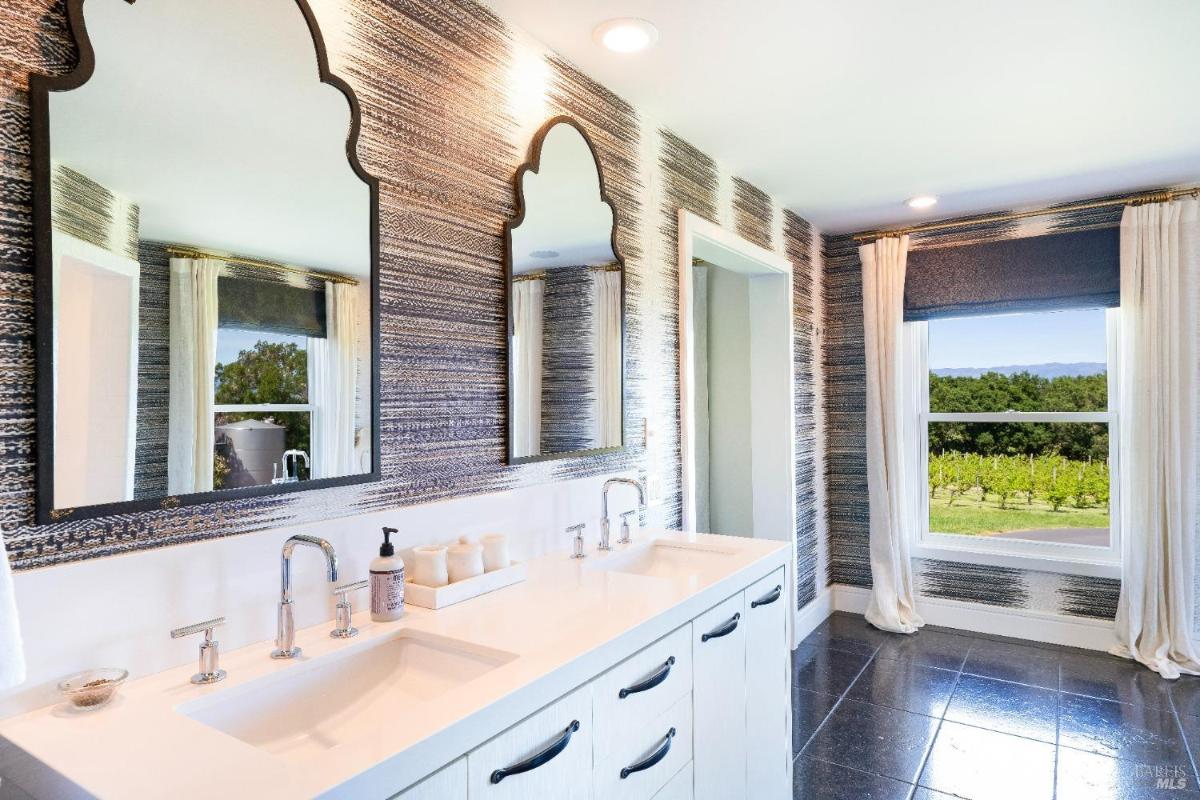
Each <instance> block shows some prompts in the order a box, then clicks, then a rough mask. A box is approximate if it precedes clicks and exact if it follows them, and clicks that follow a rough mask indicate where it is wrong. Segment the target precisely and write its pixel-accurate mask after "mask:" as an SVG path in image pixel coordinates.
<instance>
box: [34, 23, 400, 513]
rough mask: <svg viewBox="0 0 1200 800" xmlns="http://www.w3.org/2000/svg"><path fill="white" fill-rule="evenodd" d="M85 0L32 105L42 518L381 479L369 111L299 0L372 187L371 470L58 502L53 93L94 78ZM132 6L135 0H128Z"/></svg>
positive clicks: (375, 209) (375, 194)
mask: <svg viewBox="0 0 1200 800" xmlns="http://www.w3.org/2000/svg"><path fill="white" fill-rule="evenodd" d="M84 2H85V0H67V22H68V25H69V26H70V32H71V36H72V38H73V39H74V40H75V44H76V47H77V48H78V52H79V63H78V64H77V65H76V67H75V69H73V70H72V71H71V72H69V73H67V74H65V75H60V76H47V75H36V74H35V75H31V76H30V80H29V108H30V129H31V130H30V133H31V151H32V160H33V250H34V267H35V272H34V294H33V296H34V313H35V315H36V331H35V335H34V345H35V351H36V371H37V377H36V403H37V448H36V457H37V523H38V524H39V525H45V524H48V523H53V522H64V521H69V520H80V519H93V518H96V517H107V516H111V515H113V514H128V513H131V512H136V511H157V510H163V509H173V508H179V507H180V506H195V505H203V504H206V503H218V502H224V501H227V500H241V499H244V498H248V497H263V496H267V495H278V494H289V493H292V492H303V491H311V490H314V489H325V488H329V487H333V486H348V485H351V484H359V483H371V482H374V481H378V480H379V479H380V473H381V469H380V452H379V438H380V437H379V398H380V392H379V389H380V380H379V179H378V178H376V177H374V176H372V175H370V174H368V173H367V171H366V170H365V169H363V167H362V164H360V163H359V160H358V137H359V133H360V131H361V128H362V111H361V108H360V107H359V103H358V98H357V97H356V96H355V94H354V90H353V89H351V88H350V85H349V84H347V83H346V82H345V81H343V80H342V79H341V78H339V77H338V76H337V75H334V74H333V73H332V72H330V70H329V58H328V54H327V52H326V50H325V40H324V38H323V37H322V36H321V29H320V27H319V26H318V25H317V19H316V17H315V16H314V15H313V12H312V9H311V8H310V7H309V5H308V3H307V2H306V0H295V2H296V6H297V7H298V8H299V10H300V13H302V14H303V15H304V20H305V22H306V23H307V24H308V31H309V33H310V34H311V36H312V42H313V47H314V49H315V50H316V56H317V71H318V75H319V78H320V80H321V82H322V83H326V84H329V85H330V86H333V87H334V88H335V89H337V90H338V91H340V92H341V93H342V94H343V95H344V96H345V98H346V101H347V103H349V105H350V132H349V134H348V135H347V138H346V158H347V160H348V161H349V163H350V167H351V169H353V170H354V173H355V174H356V175H357V176H358V177H359V179H360V180H362V182H363V183H365V184H366V185H367V188H368V189H369V191H370V194H371V212H370V213H371V221H370V237H371V243H370V250H371V285H370V293H371V301H370V308H371V356H370V359H369V363H370V368H371V393H372V398H371V401H370V403H369V406H370V409H371V471H370V472H365V473H361V474H357V475H344V476H341V477H336V478H318V479H315V480H308V481H301V482H299V483H290V484H275V485H267V486H249V487H245V488H239V489H225V490H220V491H211V492H196V493H194V494H181V495H167V496H164V497H159V498H150V499H143V500H124V501H120V502H115V503H98V504H96V505H90V506H80V507H77V508H55V507H54V346H53V343H54V329H53V326H54V309H53V308H52V299H51V298H52V297H53V289H54V287H53V281H54V270H53V259H54V254H53V252H52V246H51V241H52V229H51V224H52V223H51V213H50V212H51V188H50V94H51V93H52V92H67V91H70V90H72V89H77V88H79V87H80V86H83V85H84V84H85V83H87V82H88V80H89V79H90V78H91V77H92V72H93V70H94V69H95V66H96V54H95V51H94V50H93V48H92V43H91V40H90V39H89V38H88V33H87V26H86V24H85V22H84V16H83V4H84ZM126 2H127V3H129V4H130V5H132V4H134V3H135V2H136V0H126Z"/></svg>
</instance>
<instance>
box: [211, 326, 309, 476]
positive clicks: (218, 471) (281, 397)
mask: <svg viewBox="0 0 1200 800" xmlns="http://www.w3.org/2000/svg"><path fill="white" fill-rule="evenodd" d="M214 400H215V403H216V404H217V405H254V404H261V403H290V404H296V403H301V404H302V403H307V402H308V353H307V352H306V351H305V350H303V349H302V348H301V347H299V346H298V345H297V344H296V343H294V342H266V341H260V342H256V343H255V345H254V347H253V348H251V349H249V350H242V351H241V352H239V353H238V357H237V359H236V360H235V361H231V362H229V363H228V364H220V363H219V364H217V365H216V370H215V398H214ZM248 419H253V420H260V421H262V422H269V423H272V424H274V425H280V426H282V427H283V428H284V430H285V433H284V444H285V447H286V448H287V449H289V450H303V451H304V452H305V453H310V454H311V453H312V446H311V442H310V429H311V414H309V412H307V411H280V412H224V413H219V414H217V415H216V419H215V427H218V428H219V427H221V426H222V425H227V424H229V423H232V422H240V421H242V420H248ZM222 444H223V443H222V442H218V443H217V452H216V453H215V454H214V458H213V488H214V489H220V488H223V487H224V485H225V480H226V478H228V476H229V475H230V473H231V472H232V471H233V469H234V466H235V465H234V464H232V463H231V461H230V458H231V456H232V454H230V453H228V452H226V451H227V450H228V447H227V446H226V447H224V448H223V447H222ZM296 471H297V473H298V477H299V478H300V479H301V480H308V478H309V474H308V472H309V471H308V468H307V467H305V466H304V464H303V462H299V463H297V464H296Z"/></svg>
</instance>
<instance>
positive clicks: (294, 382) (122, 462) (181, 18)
mask: <svg viewBox="0 0 1200 800" xmlns="http://www.w3.org/2000/svg"><path fill="white" fill-rule="evenodd" d="M83 14H84V18H85V22H86V31H87V35H88V39H89V41H90V44H91V45H92V47H93V49H94V51H95V68H94V71H93V72H92V73H91V75H90V76H88V78H87V80H86V81H85V82H83V83H82V84H81V85H78V86H76V87H74V88H71V89H66V90H61V91H59V90H54V91H50V92H49V94H48V109H49V114H48V117H49V129H48V131H47V132H46V135H47V138H48V141H49V143H50V147H51V162H50V174H51V180H50V186H49V189H50V198H51V203H50V216H51V221H52V228H53V234H52V236H53V242H52V245H53V246H52V255H51V259H50V261H51V264H52V268H53V278H52V280H53V287H54V291H53V303H52V306H53V308H52V314H53V320H54V322H53V328H54V350H55V363H54V369H53V370H52V373H53V380H54V450H53V454H54V483H53V486H52V489H51V491H52V495H51V500H52V502H51V504H50V506H51V508H52V509H76V508H77V507H84V506H92V505H98V504H108V503H115V502H121V501H128V500H139V501H142V500H149V501H156V500H160V499H162V498H166V497H168V496H178V495H190V494H195V493H204V492H209V491H229V490H237V489H248V488H253V487H270V486H272V485H278V484H285V483H302V482H307V481H312V480H319V479H325V478H339V477H344V476H353V475H359V474H366V473H370V472H371V471H372V470H373V466H374V464H373V459H374V454H373V453H372V447H371V444H372V442H373V435H372V420H373V419H374V410H373V407H374V405H375V404H374V402H373V397H372V380H371V379H372V374H371V373H372V329H373V327H372V324H373V321H372V320H371V315H370V312H371V308H372V303H371V294H370V292H371V267H372V261H373V251H372V236H371V217H372V213H373V207H372V194H371V185H370V183H369V182H368V181H367V180H364V178H363V176H362V175H361V174H360V173H359V172H358V171H357V170H356V165H355V164H353V163H351V161H350V160H348V158H347V149H346V141H347V134H348V132H349V131H350V130H351V119H350V106H349V104H348V103H347V97H346V96H345V95H344V94H343V93H342V92H339V91H338V90H336V89H334V88H333V87H331V86H329V85H327V84H324V83H322V82H321V81H320V80H318V76H319V71H318V70H317V69H315V68H314V67H316V66H317V50H316V48H315V47H314V39H313V36H312V34H311V32H310V30H309V27H308V24H307V22H306V20H305V17H304V15H303V14H302V13H301V12H300V10H299V8H298V7H297V6H296V4H295V2H294V0H261V2H255V3H244V2H241V1H240V0H206V2H204V3H148V2H147V3H136V4H127V3H99V2H94V3H93V2H89V3H87V4H85V5H84V6H83ZM267 30H269V31H271V36H269V37H265V38H263V37H259V38H258V39H256V46H255V47H246V46H245V45H246V41H247V40H246V38H245V32H246V31H267ZM147 65H153V69H148V68H147ZM248 75H252V76H254V80H247V79H246V76H248ZM281 488H288V487H281ZM41 491H42V490H41V489H39V492H41ZM39 506H40V508H44V505H43V501H42V499H41V497H40V498H39Z"/></svg>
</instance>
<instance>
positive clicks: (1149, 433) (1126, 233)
mask: <svg viewBox="0 0 1200 800" xmlns="http://www.w3.org/2000/svg"><path fill="white" fill-rule="evenodd" d="M1198 287H1200V200H1195V199H1189V200H1182V201H1178V202H1173V203H1153V204H1148V205H1143V206H1128V207H1126V209H1125V213H1124V216H1123V217H1122V219H1121V310H1120V319H1121V338H1120V341H1121V349H1120V372H1119V375H1118V380H1117V383H1118V386H1119V392H1120V409H1121V419H1120V446H1119V450H1118V455H1119V460H1120V464H1119V467H1120V473H1121V535H1122V541H1123V545H1122V550H1123V554H1122V556H1123V561H1122V581H1121V598H1120V601H1119V603H1118V605H1117V618H1116V634H1117V641H1118V644H1117V646H1116V647H1115V648H1114V650H1113V652H1115V653H1117V654H1118V655H1123V656H1125V657H1127V658H1133V659H1136V660H1137V661H1140V662H1141V663H1143V664H1145V665H1146V666H1147V667H1149V668H1150V669H1152V670H1154V671H1156V672H1158V673H1159V674H1160V675H1162V676H1163V677H1164V678H1177V677H1179V674H1180V673H1181V672H1186V673H1189V674H1197V673H1200V661H1198V659H1197V652H1196V649H1195V647H1194V645H1193V643H1192V629H1193V624H1194V620H1193V616H1192V609H1193V606H1194V592H1195V591H1196V586H1195V583H1194V573H1195V548H1196V544H1195V540H1196V535H1197V528H1196V521H1197V512H1196V499H1197V492H1196V479H1197V465H1196V457H1197V443H1196V435H1197V423H1196V415H1197V413H1200V406H1198V403H1197V398H1196V393H1197V391H1200V381H1198V379H1197V358H1198V357H1200V347H1198V343H1197V337H1198V336H1200V327H1198V325H1197V316H1198V314H1200V312H1198V309H1200V288H1198Z"/></svg>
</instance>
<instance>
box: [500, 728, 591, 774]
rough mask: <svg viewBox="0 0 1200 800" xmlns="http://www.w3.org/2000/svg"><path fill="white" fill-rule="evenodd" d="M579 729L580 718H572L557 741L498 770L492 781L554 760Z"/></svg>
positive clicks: (527, 770)
mask: <svg viewBox="0 0 1200 800" xmlns="http://www.w3.org/2000/svg"><path fill="white" fill-rule="evenodd" d="M577 730H579V720H577V719H576V720H571V724H570V725H568V726H567V729H566V730H565V731H563V732H562V736H560V737H558V741H557V742H555V743H554V744H552V745H550V746H549V747H547V748H546V749H545V750H543V751H542V752H540V753H538V754H537V755H536V756H534V757H533V758H531V759H529V760H527V761H522V762H520V763H518V764H513V765H512V766H511V767H505V768H504V769H498V770H496V771H495V772H493V773H492V783H499V782H500V781H502V780H504V779H505V778H507V777H508V776H509V775H520V774H521V773H522V772H529V770H531V769H537V768H538V767H540V766H542V765H543V764H545V763H546V762H547V761H552V760H553V759H554V757H555V756H556V755H558V754H559V753H561V752H562V751H563V750H566V749H567V745H568V744H570V743H571V735H572V734H574V733H575V731H577Z"/></svg>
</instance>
